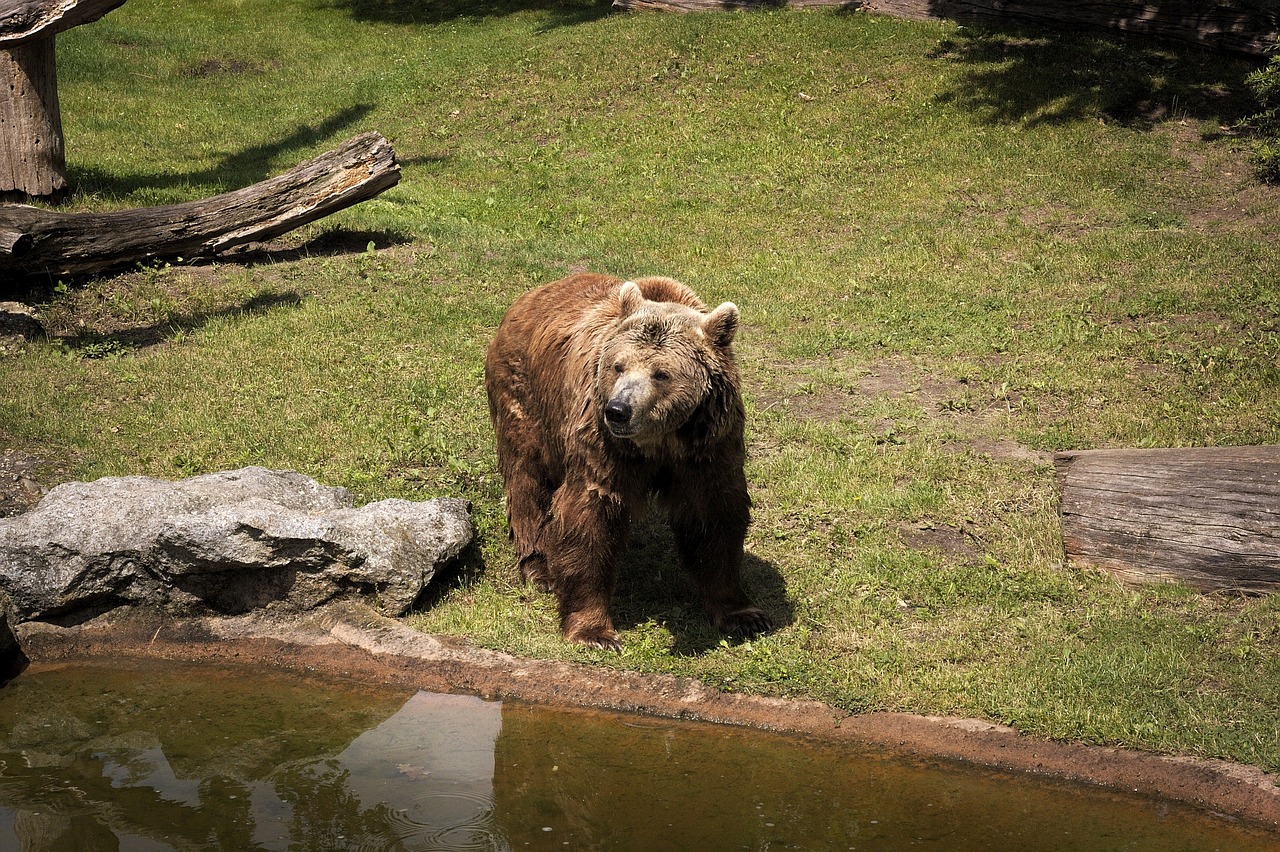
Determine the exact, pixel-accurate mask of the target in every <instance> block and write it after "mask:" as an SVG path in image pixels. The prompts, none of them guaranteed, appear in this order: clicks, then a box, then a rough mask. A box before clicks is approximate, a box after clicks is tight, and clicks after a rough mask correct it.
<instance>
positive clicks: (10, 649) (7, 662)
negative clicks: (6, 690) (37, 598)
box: [0, 592, 29, 686]
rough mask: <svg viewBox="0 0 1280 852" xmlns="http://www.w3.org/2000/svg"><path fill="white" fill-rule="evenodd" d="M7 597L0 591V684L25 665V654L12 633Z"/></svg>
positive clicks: (2, 684) (17, 673)
mask: <svg viewBox="0 0 1280 852" xmlns="http://www.w3.org/2000/svg"><path fill="white" fill-rule="evenodd" d="M10 609H11V606H10V604H9V598H8V596H7V595H5V594H4V593H3V592H0V686H4V685H5V684H6V683H8V682H9V681H11V680H13V679H14V678H15V677H17V676H18V675H19V674H20V673H21V672H22V670H23V669H25V668H26V667H27V663H28V662H29V661H28V660H27V655H26V654H25V653H23V650H22V646H21V645H19V644H18V639H17V637H16V636H14V635H13V625H12V624H11V623H10V620H9V619H10V616H9V613H10Z"/></svg>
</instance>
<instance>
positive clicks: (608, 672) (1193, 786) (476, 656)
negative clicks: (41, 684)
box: [14, 601, 1280, 832]
mask: <svg viewBox="0 0 1280 852" xmlns="http://www.w3.org/2000/svg"><path fill="white" fill-rule="evenodd" d="M14 632H15V634H16V638H17V639H18V642H19V644H20V646H21V647H22V649H23V651H24V652H25V654H26V656H27V657H28V658H29V660H30V661H31V664H32V665H33V666H36V667H42V666H45V665H60V664H68V663H74V662H78V661H101V660H102V659H106V660H108V661H109V660H111V659H119V658H120V657H147V658H158V659H171V660H178V661H184V662H210V663H219V664H230V665H245V666H264V667H269V668H280V669H284V670H288V671H296V672H302V673H306V674H310V675H319V676H321V677H322V678H325V677H328V678H336V679H342V680H348V681H356V682H361V683H368V684H389V685H395V686H403V687H412V688H417V689H424V690H429V691H433V692H450V693H460V694H470V695H477V696H480V697H483V698H490V699H507V700H519V701H526V702H531V703H536V704H546V705H551V706H561V707H585V708H592V709H599V710H609V711H618V712H623V713H636V714H644V715H651V716H658V717H666V718H675V719H687V720H693V721H699V722H711V723H718V724H727V725H735V726H740V727H747V728H755V729H760V730H766V731H771V732H776V733H781V734H784V735H791V736H796V737H801V738H812V739H816V740H820V741H823V742H829V743H837V744H846V745H848V746H850V747H851V748H855V749H862V750H867V749H877V750H885V751H888V752H890V753H894V754H897V755H901V756H903V757H905V758H911V759H918V760H922V761H925V762H932V763H937V764H967V765H970V766H975V767H981V768H984V769H989V770H996V771H1000V772H1004V773H1008V774H1011V775H1014V776H1017V775H1024V774H1026V775H1032V776H1038V777H1042V778H1046V779H1056V780H1060V781H1065V782H1070V783H1075V784H1082V785H1086V786H1093V787H1098V788H1102V789H1104V790H1111V791H1115V792H1117V793H1121V794H1124V795H1127V796H1137V797H1145V798H1150V799H1156V800H1163V801H1167V802H1170V803H1176V804H1180V805H1186V806H1190V807H1192V808H1195V809H1198V810H1200V811H1202V812H1205V813H1207V814H1210V815H1213V816H1216V817H1219V818H1224V819H1226V820H1228V821H1230V822H1235V823H1237V824H1242V825H1245V826H1249V827H1253V828H1257V829H1263V830H1266V831H1270V832H1280V777H1277V776H1276V775H1272V774H1269V773H1266V772H1264V771H1262V770H1260V769H1257V768H1255V767H1251V766H1246V765H1243V764H1238V763H1232V762H1229V761H1220V760H1202V759H1195V758H1189V757H1181V756H1169V755H1160V754H1154V753H1149V752H1141V751H1133V750H1128V749H1122V748H1112V747H1104V746H1093V745H1087V744H1082V743H1071V742H1057V741H1050V740H1044V739H1039V738H1036V737H1032V736H1029V735H1024V734H1020V733H1019V732H1018V731H1016V730H1015V729H1013V728H1009V727H1006V726H1003V725H997V724H993V723H991V722H987V721H983V720H979V719H962V718H952V717H937V716H922V715H915V714H910V713H891V712H876V713H866V714H860V715H853V716H849V715H846V714H845V713H843V712H842V711H839V710H837V709H835V708H833V707H831V706H829V705H827V704H823V703H821V702H818V701H812V700H796V699H782V698H770V697H763V696H753V695H744V694H739V693H729V692H722V691H720V690H717V689H714V688H712V687H709V686H707V685H706V684H703V683H701V682H700V681H697V680H695V679H691V678H683V677H673V676H670V675H653V674H641V673H638V672H628V671H621V670H615V669H610V668H606V667H601V666H592V665H586V664H581V663H569V662H564V661H557V660H534V659H525V658H520V657H515V656H512V655H510V654H505V653H501V652H497V651H490V650H485V649H481V648H475V647H471V646H469V645H466V644H465V643H463V642H460V641H456V640H452V639H446V638H443V637H438V636H433V635H429V634H425V633H421V632H419V631H416V630H414V629H412V628H411V627H409V626H407V625H406V624H404V623H402V622H400V621H397V620H395V619H392V618H388V617H387V616H385V615H382V614H381V613H379V612H377V611H376V610H374V609H373V608H371V607H370V606H368V605H367V604H365V603H362V602H360V601H343V602H338V603H335V604H331V605H329V606H327V607H324V608H321V609H319V610H316V611H314V612H311V613H308V614H304V615H298V616H286V617H280V616H278V615H274V614H271V613H268V612H263V611H258V612H254V613H251V614H248V615H243V616H234V617H194V618H175V617H172V616H168V615H164V614H161V613H157V612H154V611H147V610H130V611H126V612H125V613H124V614H115V613H109V614H107V615H104V616H99V617H98V618H96V619H92V620H90V621H87V622H85V623H83V624H80V625H76V626H72V627H58V626H54V625H50V624H45V623H40V622H27V623H24V624H21V625H18V626H16V627H15V629H14Z"/></svg>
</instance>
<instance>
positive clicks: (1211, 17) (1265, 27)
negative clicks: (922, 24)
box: [613, 0, 1280, 56]
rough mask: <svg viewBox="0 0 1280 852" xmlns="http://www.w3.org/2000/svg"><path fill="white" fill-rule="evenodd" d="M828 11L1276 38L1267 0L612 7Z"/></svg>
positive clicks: (682, 0) (625, 2) (1279, 25)
mask: <svg viewBox="0 0 1280 852" xmlns="http://www.w3.org/2000/svg"><path fill="white" fill-rule="evenodd" d="M784 6H786V7H792V8H798V7H809V6H828V7H836V8H841V9H847V10H850V11H864V12H874V13H877V14H882V15H888V16H890V17H895V18H909V19H912V20H929V19H943V20H952V21H959V22H961V23H970V24H975V23H980V24H1000V23H1006V24H1008V23H1024V24H1036V25H1041V26H1046V27H1049V28H1052V29H1064V28H1065V29H1093V30H1121V31H1124V32H1132V33H1141V34H1143V35H1151V36H1158V37H1161V38H1167V39H1172V40H1176V41H1182V42H1189V43H1192V44H1201V45H1204V46H1206V47H1212V48H1214V49H1215V50H1223V51H1228V52H1231V53H1243V54H1247V55H1249V56H1261V55H1263V54H1265V53H1266V52H1267V50H1268V49H1269V48H1270V47H1271V45H1273V44H1274V43H1275V38H1276V35H1277V34H1278V33H1280V15H1278V14H1277V8H1276V4H1275V3H1270V2H1266V0H1218V2H1211V3H1203V2H1197V0H1145V1H1144V0H1112V2H1107V1H1106V0H614V2H613V7H614V8H615V9H659V10H666V11H677V12H695V11H714V10H735V9H769V8H780V7H784Z"/></svg>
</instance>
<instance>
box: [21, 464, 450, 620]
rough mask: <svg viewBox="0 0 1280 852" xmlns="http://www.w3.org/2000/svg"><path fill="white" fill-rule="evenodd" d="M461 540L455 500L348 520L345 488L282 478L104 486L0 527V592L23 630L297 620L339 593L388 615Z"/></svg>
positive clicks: (237, 474) (66, 494) (67, 491)
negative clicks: (150, 612)
mask: <svg viewBox="0 0 1280 852" xmlns="http://www.w3.org/2000/svg"><path fill="white" fill-rule="evenodd" d="M471 535H472V530H471V519H470V507H469V506H468V505H467V503H466V501H464V500H458V499H452V498H438V499H435V500H430V501H427V502H424V503H413V502H409V501H406V500H384V501H381V502H378V503H370V504H369V505H367V506H363V507H361V508H359V509H356V508H353V507H352V499H351V495H350V493H349V492H348V491H347V490H346V489H345V488H333V487H329V486H324V485H321V484H319V483H317V482H316V481H315V480H313V479H310V478H309V477H306V476H303V475H302V474H299V473H294V472H292V471H276V470H267V469H265V468H260V467H247V468H243V469H241V470H235V471H224V472H221V473H213V474H208V475H206V476H197V477H193V478H191V479H184V480H180V481H177V482H170V481H167V480H160V479H151V478H149V477H141V476H128V477H109V478H106V479H100V480H98V481H97V482H91V483H85V482H70V483H66V484H64V485H59V486H57V487H56V488H53V489H52V490H50V491H49V493H48V494H46V495H45V496H44V498H43V499H42V500H41V501H40V502H39V503H38V504H36V506H35V507H34V508H33V509H31V510H30V511H29V512H27V513H26V514H23V515H18V516H17V517H13V518H8V519H0V590H3V591H6V592H8V594H9V595H10V597H11V599H12V605H13V611H14V612H15V613H16V615H17V617H18V618H19V619H20V620H23V621H26V620H33V619H48V618H51V617H59V616H65V615H67V614H69V613H76V612H83V611H88V612H92V611H94V610H97V611H101V610H105V609H108V608H111V607H114V606H117V605H120V604H142V603H145V604H154V605H158V606H163V607H165V608H166V609H168V610H170V611H174V612H182V613H189V612H199V611H208V610H212V611H215V612H223V613H239V612H246V611H248V610H251V609H254V608H257V607H263V606H272V607H277V608H286V609H297V610H301V609H306V608H310V607H314V606H317V605H319V604H321V603H324V602H326V601H329V600H332V599H334V598H336V597H340V596H342V595H344V594H347V593H350V592H359V593H363V594H368V595H373V596H375V597H376V599H377V602H378V603H379V605H381V606H382V607H383V608H384V609H385V610H386V611H387V612H388V613H391V614H393V615H400V614H403V613H404V612H405V611H406V610H407V609H408V608H409V606H410V605H411V604H412V603H413V601H414V599H415V598H417V596H418V594H419V593H420V592H421V591H422V589H423V587H424V586H425V585H426V584H427V583H428V582H429V581H430V580H431V578H432V576H434V574H435V572H436V569H437V568H438V567H439V566H440V565H442V564H443V563H445V562H447V561H448V560H450V559H452V558H454V557H455V556H457V555H458V553H459V552H461V550H462V549H463V548H464V547H465V546H466V545H467V544H468V543H469V542H470V540H471Z"/></svg>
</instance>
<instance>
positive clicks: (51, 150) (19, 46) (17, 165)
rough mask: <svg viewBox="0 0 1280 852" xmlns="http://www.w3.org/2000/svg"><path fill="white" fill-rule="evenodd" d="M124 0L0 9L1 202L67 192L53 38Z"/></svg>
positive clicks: (27, 0)
mask: <svg viewBox="0 0 1280 852" xmlns="http://www.w3.org/2000/svg"><path fill="white" fill-rule="evenodd" d="M124 2H125V0H10V2H8V3H5V4H4V7H3V8H0V201H23V200H26V199H27V198H46V199H51V200H57V199H60V198H61V197H63V196H64V195H65V194H66V192H67V166H66V157H65V155H64V153H63V147H62V116H61V113H60V112H59V111H58V72H57V67H56V63H55V59H54V39H55V38H56V36H57V34H58V33H60V32H62V31H63V30H67V29H70V28H71V27H75V26H79V25H80V24H87V23H89V22H90V21H96V20H97V19H98V18H101V17H102V16H103V15H105V14H106V13H107V12H109V11H111V10H112V9H114V8H116V7H117V6H119V5H121V4H123V3H124Z"/></svg>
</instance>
